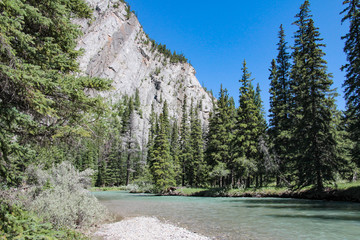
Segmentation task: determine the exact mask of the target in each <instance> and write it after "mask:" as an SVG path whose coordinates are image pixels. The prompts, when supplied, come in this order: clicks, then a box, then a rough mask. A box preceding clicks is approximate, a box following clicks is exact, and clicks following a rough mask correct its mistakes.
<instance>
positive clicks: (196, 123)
mask: <svg viewBox="0 0 360 240" xmlns="http://www.w3.org/2000/svg"><path fill="white" fill-rule="evenodd" d="M198 109H199V108H198V107H195V108H193V103H192V104H191V111H190V129H191V133H190V145H191V157H192V160H191V163H190V168H189V172H188V174H189V184H190V185H191V186H201V185H202V184H203V183H205V182H206V178H207V168H206V164H205V161H204V141H203V132H202V128H201V122H200V119H199V112H198Z"/></svg>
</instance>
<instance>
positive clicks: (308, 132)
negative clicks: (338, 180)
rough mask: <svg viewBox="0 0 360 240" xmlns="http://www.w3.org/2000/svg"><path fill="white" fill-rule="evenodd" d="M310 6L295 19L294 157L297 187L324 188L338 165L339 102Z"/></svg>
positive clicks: (293, 80)
mask: <svg viewBox="0 0 360 240" xmlns="http://www.w3.org/2000/svg"><path fill="white" fill-rule="evenodd" d="M309 6H310V4H309V1H308V0H305V2H304V4H302V5H301V7H300V13H299V14H297V15H296V18H297V20H296V21H295V22H294V25H296V26H297V27H298V30H297V31H296V33H295V45H294V51H293V55H292V57H293V61H294V64H293V67H292V69H291V88H292V89H291V91H292V95H293V100H292V103H293V110H292V124H293V127H294V129H293V131H294V132H293V136H292V144H293V146H294V148H293V152H294V155H293V156H294V158H293V160H294V167H295V169H294V170H295V174H296V177H297V178H296V185H297V187H299V188H301V187H304V186H309V185H312V184H314V185H315V186H316V188H317V189H318V190H322V189H323V186H324V182H325V181H333V180H334V172H335V171H336V170H337V168H338V161H337V159H336V140H335V136H334V132H335V131H334V129H333V111H334V109H335V104H334V94H333V91H332V90H331V89H330V87H331V84H332V80H331V75H330V74H327V73H326V71H327V67H326V61H325V60H324V59H323V56H324V55H325V54H324V53H323V51H322V50H321V47H324V44H322V43H320V42H321V41H322V39H321V38H320V37H319V36H320V33H319V31H318V29H317V28H315V27H314V21H313V20H312V18H311V17H312V16H311V15H310V10H309Z"/></svg>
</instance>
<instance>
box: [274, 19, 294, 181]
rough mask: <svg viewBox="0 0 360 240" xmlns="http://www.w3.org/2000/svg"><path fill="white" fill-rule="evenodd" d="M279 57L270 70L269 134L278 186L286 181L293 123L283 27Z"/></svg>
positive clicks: (287, 56) (280, 33)
mask: <svg viewBox="0 0 360 240" xmlns="http://www.w3.org/2000/svg"><path fill="white" fill-rule="evenodd" d="M277 46H278V48H277V50H278V55H277V58H276V62H275V60H273V61H272V62H271V69H270V77H269V80H270V90H269V92H270V109H269V112H270V115H269V117H270V121H269V122H270V129H269V134H270V137H271V139H272V151H273V153H274V157H275V158H276V159H277V163H278V165H279V172H278V174H277V179H276V183H277V186H279V185H280V184H281V182H280V179H282V181H286V180H285V176H284V174H286V173H287V172H288V171H287V169H288V168H289V166H288V164H289V159H290V154H291V150H290V148H289V145H290V136H291V134H290V131H291V122H290V118H289V111H290V109H291V104H290V99H291V95H290V94H291V92H290V79H289V74H290V62H289V60H290V55H289V53H288V52H287V49H288V47H287V43H286V41H285V33H284V29H283V27H282V25H281V26H280V31H279V43H278V44H277Z"/></svg>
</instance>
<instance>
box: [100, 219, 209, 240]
mask: <svg viewBox="0 0 360 240" xmlns="http://www.w3.org/2000/svg"><path fill="white" fill-rule="evenodd" d="M94 237H95V239H98V238H101V239H104V240H138V239H147V240H155V239H156V240H167V239H175V240H177V239H188V240H209V239H210V238H207V237H205V236H202V235H199V234H197V233H193V232H190V231H188V230H186V229H184V228H180V227H176V226H174V225H172V224H168V223H163V222H161V221H160V220H158V219H157V218H153V217H136V218H130V219H125V220H123V221H120V222H115V223H111V224H105V225H103V226H101V227H100V229H98V230H97V231H96V232H95V233H94Z"/></svg>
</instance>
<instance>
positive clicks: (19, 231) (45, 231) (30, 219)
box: [0, 199, 85, 240]
mask: <svg viewBox="0 0 360 240" xmlns="http://www.w3.org/2000/svg"><path fill="white" fill-rule="evenodd" d="M0 201H1V202H0V232H1V233H2V235H1V236H0V239H50V240H51V239H85V238H84V237H83V236H82V234H80V233H77V232H75V231H72V230H69V229H62V230H54V228H53V226H52V224H50V223H43V222H42V219H41V218H38V217H37V216H36V215H35V214H34V213H32V212H28V211H25V210H23V209H22V208H20V207H19V206H16V205H11V204H9V203H8V202H5V201H4V200H3V199H2V200H0Z"/></svg>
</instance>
